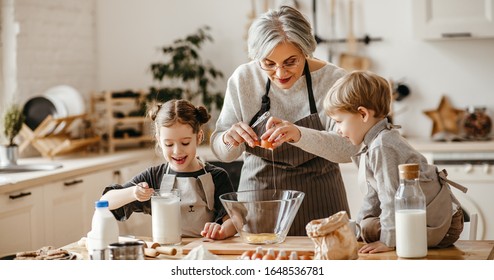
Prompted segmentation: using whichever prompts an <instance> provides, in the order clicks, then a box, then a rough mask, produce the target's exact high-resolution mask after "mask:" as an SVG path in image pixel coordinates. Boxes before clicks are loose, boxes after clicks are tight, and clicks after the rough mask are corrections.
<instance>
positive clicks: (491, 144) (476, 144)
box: [407, 138, 494, 153]
mask: <svg viewBox="0 0 494 280" xmlns="http://www.w3.org/2000/svg"><path fill="white" fill-rule="evenodd" d="M407 141H408V142H409V143H410V145H412V146H413V147H414V148H415V149H417V150H418V151H419V152H421V153H432V152H455V153H456V152H458V153H459V152H462V153H470V152H494V141H493V140H489V141H463V142H434V141H432V140H430V139H418V138H407Z"/></svg>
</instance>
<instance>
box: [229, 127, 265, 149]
mask: <svg viewBox="0 0 494 280" xmlns="http://www.w3.org/2000/svg"><path fill="white" fill-rule="evenodd" d="M256 141H258V139H257V134H256V133H255V132H254V130H252V128H251V127H250V126H249V125H248V124H246V123H244V122H238V123H236V124H234V125H232V127H230V129H228V130H227V131H226V132H225V134H223V142H224V143H225V144H226V145H232V146H235V147H237V146H238V145H240V144H242V143H244V142H246V143H247V144H248V145H249V146H251V147H255V146H256V144H257V142H256Z"/></svg>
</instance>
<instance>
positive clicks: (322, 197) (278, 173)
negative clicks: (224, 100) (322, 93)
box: [239, 61, 350, 236]
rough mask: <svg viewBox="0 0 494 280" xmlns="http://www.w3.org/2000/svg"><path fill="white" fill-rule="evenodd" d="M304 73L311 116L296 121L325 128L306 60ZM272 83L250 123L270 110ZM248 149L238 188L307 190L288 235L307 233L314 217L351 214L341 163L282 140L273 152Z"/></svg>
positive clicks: (314, 127) (313, 127)
mask: <svg viewBox="0 0 494 280" xmlns="http://www.w3.org/2000/svg"><path fill="white" fill-rule="evenodd" d="M304 75H305V80H306V83H307V91H308V97H309V105H310V115H309V116H307V117H304V118H302V119H300V120H298V121H296V122H295V123H294V124H296V125H299V126H303V127H307V128H312V129H316V130H324V126H323V125H322V123H321V119H320V118H319V115H318V114H317V107H316V102H315V100H314V94H313V92H312V79H311V75H310V71H309V66H308V64H307V61H306V62H305V67H304ZM270 86H271V82H270V80H269V79H268V82H267V84H266V92H265V94H264V95H263V97H262V105H261V109H260V110H259V112H257V114H256V115H255V116H254V117H253V118H252V120H251V121H250V124H251V125H252V124H253V123H254V122H255V121H256V120H257V118H258V117H259V116H261V115H262V114H263V113H264V112H266V111H269V108H270V100H269V97H268V94H269V90H270ZM267 120H268V119H266V120H264V122H263V123H262V124H261V125H258V126H256V128H257V129H256V128H254V130H255V131H256V132H257V133H258V134H259V130H260V129H261V128H262V127H265V126H266V122H267ZM259 136H260V134H259ZM314 145H324V143H314ZM246 152H247V153H246V157H245V161H244V165H243V167H242V174H241V178H240V184H239V190H256V189H273V188H274V186H276V189H277V190H298V191H302V192H304V193H305V198H304V200H303V202H302V205H301V206H300V209H299V211H298V213H297V216H296V217H295V220H294V221H293V224H292V227H291V228H290V231H289V232H288V235H298V236H300V235H307V233H306V230H305V226H306V225H307V224H308V223H309V222H310V221H312V220H314V219H321V218H327V217H329V216H331V215H333V214H335V213H337V212H339V211H342V210H345V211H347V212H348V213H350V209H349V206H348V200H347V197H346V192H345V187H344V185H343V179H342V177H341V173H340V168H339V166H338V164H336V163H333V162H330V161H328V160H326V159H323V158H321V157H318V156H316V155H314V154H311V153H308V152H305V151H304V150H302V149H300V148H298V147H295V146H293V145H290V144H288V143H283V144H282V145H281V146H279V147H277V148H276V149H274V150H273V152H272V151H271V150H268V149H264V148H260V147H255V148H250V147H249V146H246ZM273 160H274V170H273ZM273 173H274V176H273Z"/></svg>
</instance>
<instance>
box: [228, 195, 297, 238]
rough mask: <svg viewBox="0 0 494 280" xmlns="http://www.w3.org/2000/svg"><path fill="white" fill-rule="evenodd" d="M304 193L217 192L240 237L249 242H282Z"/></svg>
mask: <svg viewBox="0 0 494 280" xmlns="http://www.w3.org/2000/svg"><path fill="white" fill-rule="evenodd" d="M304 196H305V194H304V193H303V192H300V191H292V190H272V189H270V190H255V191H239V192H231V193H226V194H223V195H221V196H220V200H221V202H222V203H223V205H224V206H225V209H226V211H227V212H228V215H229V216H230V218H231V219H232V221H233V224H234V226H235V228H236V229H237V232H238V233H239V234H240V237H241V238H242V241H243V242H244V243H248V244H274V243H280V242H283V241H284V240H285V238H286V235H287V234H288V230H289V229H290V226H291V225H292V223H293V219H294V218H295V215H296V214H297V212H298V209H299V208H300V204H302V200H303V199H304Z"/></svg>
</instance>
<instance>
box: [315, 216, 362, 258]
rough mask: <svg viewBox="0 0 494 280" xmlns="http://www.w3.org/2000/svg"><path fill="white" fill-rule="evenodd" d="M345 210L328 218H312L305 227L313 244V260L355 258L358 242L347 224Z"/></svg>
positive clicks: (356, 256)
mask: <svg viewBox="0 0 494 280" xmlns="http://www.w3.org/2000/svg"><path fill="white" fill-rule="evenodd" d="M348 222H349V219H348V215H347V213H346V211H340V212H338V213H336V214H334V215H332V216H330V217H329V218H325V219H319V220H312V221H311V222H309V223H308V224H307V226H306V227H305V229H306V230H307V235H308V236H309V237H310V238H311V239H312V241H313V242H314V245H315V251H314V259H315V260H356V259H357V258H358V243H357V238H356V237H355V233H354V232H352V230H351V229H350V227H349V226H348Z"/></svg>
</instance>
